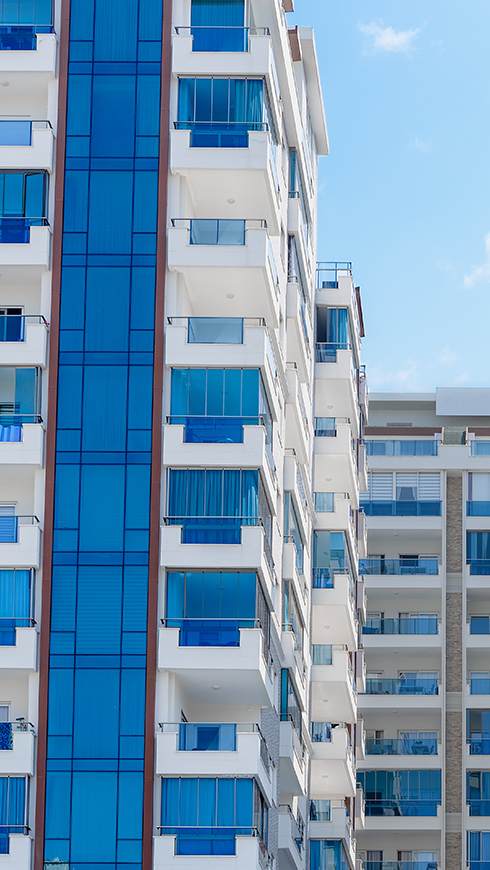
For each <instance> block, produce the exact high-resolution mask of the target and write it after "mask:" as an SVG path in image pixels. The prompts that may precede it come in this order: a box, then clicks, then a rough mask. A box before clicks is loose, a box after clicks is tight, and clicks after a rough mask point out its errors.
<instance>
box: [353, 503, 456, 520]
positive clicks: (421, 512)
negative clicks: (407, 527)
mask: <svg viewBox="0 0 490 870" xmlns="http://www.w3.org/2000/svg"><path fill="white" fill-rule="evenodd" d="M361 507H362V508H363V509H364V513H365V514H366V516H367V517H440V516H441V502H440V501H381V500H380V501H376V500H374V501H368V500H362V501H361Z"/></svg>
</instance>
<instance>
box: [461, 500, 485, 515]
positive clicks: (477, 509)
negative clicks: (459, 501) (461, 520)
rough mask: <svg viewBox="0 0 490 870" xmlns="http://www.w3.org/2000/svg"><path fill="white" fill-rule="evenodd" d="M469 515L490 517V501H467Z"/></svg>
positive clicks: (467, 513)
mask: <svg viewBox="0 0 490 870" xmlns="http://www.w3.org/2000/svg"><path fill="white" fill-rule="evenodd" d="M466 516H467V517H490V501H467V502H466Z"/></svg>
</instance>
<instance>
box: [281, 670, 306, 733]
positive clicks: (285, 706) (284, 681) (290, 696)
mask: <svg viewBox="0 0 490 870" xmlns="http://www.w3.org/2000/svg"><path fill="white" fill-rule="evenodd" d="M301 709H302V708H301V702H300V700H299V697H298V694H297V692H296V689H295V687H294V683H293V681H292V678H291V675H290V673H289V671H288V669H287V668H283V669H282V671H281V722H292V723H293V725H294V727H295V728H296V731H297V732H298V734H299V735H300V737H301V733H302V715H301Z"/></svg>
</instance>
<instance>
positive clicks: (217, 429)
mask: <svg viewBox="0 0 490 870" xmlns="http://www.w3.org/2000/svg"><path fill="white" fill-rule="evenodd" d="M167 423H169V424H170V425H172V426H184V427H185V438H184V440H185V443H186V444H243V427H244V426H263V427H264V428H266V421H265V418H264V417H167Z"/></svg>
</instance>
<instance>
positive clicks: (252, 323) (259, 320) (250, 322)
mask: <svg viewBox="0 0 490 870" xmlns="http://www.w3.org/2000/svg"><path fill="white" fill-rule="evenodd" d="M200 319H202V320H206V319H207V318H205V317H204V318H199V317H193V316H192V315H188V316H187V317H184V316H182V317H167V324H168V326H174V325H176V324H175V323H174V321H183V325H187V324H188V322H189V320H200ZM213 319H216V320H219V318H213ZM223 319H224V320H242V321H243V327H244V329H245V328H246V327H247V326H248V327H252V328H254V327H255V328H257V327H259V328H260V327H264V328H266V329H267V323H266V320H265V317H236V318H229V317H225V318H223Z"/></svg>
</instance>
